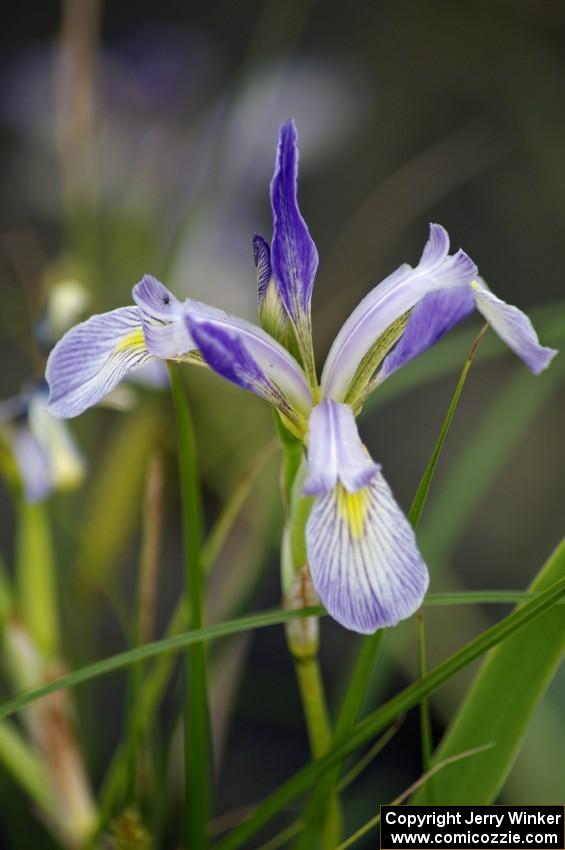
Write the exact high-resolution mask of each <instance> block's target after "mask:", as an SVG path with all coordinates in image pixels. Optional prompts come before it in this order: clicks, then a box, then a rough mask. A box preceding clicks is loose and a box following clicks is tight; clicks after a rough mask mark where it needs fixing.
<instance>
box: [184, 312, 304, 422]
mask: <svg viewBox="0 0 565 850" xmlns="http://www.w3.org/2000/svg"><path fill="white" fill-rule="evenodd" d="M185 321H186V324H187V327H188V329H189V332H190V334H191V335H192V338H193V339H194V342H195V344H196V345H197V346H198V349H199V351H200V353H201V355H202V357H203V358H204V360H205V361H206V362H207V363H208V365H209V366H211V367H212V369H214V370H215V371H216V372H218V374H219V375H221V376H222V377H223V378H226V379H227V380H228V381H232V382H233V383H235V384H237V385H238V386H240V387H242V388H243V389H247V390H251V391H252V392H254V393H256V394H257V395H259V396H261V397H263V398H265V399H267V401H269V402H271V404H274V405H275V406H276V407H278V408H279V409H280V410H281V411H282V412H283V413H285V414H286V415H293V416H294V414H297V415H298V418H299V419H300V420H301V421H302V420H303V419H304V418H305V417H306V416H307V415H308V412H309V410H310V408H311V406H312V396H311V392H310V389H309V387H308V384H307V382H306V378H305V376H304V372H303V371H302V369H301V367H300V366H299V364H298V363H297V362H296V360H295V359H294V358H293V357H292V355H291V354H289V353H288V351H286V350H285V349H284V348H283V347H282V346H281V345H279V343H278V342H276V340H274V339H273V338H272V337H270V336H269V335H268V334H267V333H265V332H264V331H263V330H261V328H259V327H257V326H256V325H253V324H252V323H251V322H246V321H245V320H244V319H239V318H236V317H234V316H230V315H228V314H227V313H224V312H223V311H222V310H217V309H215V308H212V307H208V306H207V305H206V304H201V303H199V302H196V301H190V300H188V301H187V302H186V310H185Z"/></svg>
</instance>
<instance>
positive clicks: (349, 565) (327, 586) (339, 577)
mask: <svg viewBox="0 0 565 850" xmlns="http://www.w3.org/2000/svg"><path fill="white" fill-rule="evenodd" d="M306 546H307V553H308V563H309V566H310V573H311V576H312V582H313V584H314V588H315V589H316V592H317V594H318V596H319V597H320V600H321V602H322V604H323V605H324V606H325V608H326V610H327V611H328V613H329V614H330V615H331V616H332V617H333V618H334V620H337V622H338V623H341V625H342V626H345V628H347V629H352V630H353V631H356V632H361V633H362V634H371V633H372V632H375V631H377V629H380V628H383V627H385V626H395V625H396V624H397V623H398V622H399V621H400V620H403V619H405V618H406V617H410V616H411V615H412V614H414V613H415V611H417V610H418V608H419V607H420V606H421V604H422V601H423V598H424V595H425V593H426V590H427V588H428V583H429V576H428V571H427V568H426V565H425V563H424V561H423V559H422V556H421V554H420V552H419V550H418V545H417V543H416V538H415V535H414V531H413V530H412V527H411V525H410V523H409V522H408V520H407V518H406V516H405V515H404V513H403V512H402V510H401V509H400V508H399V506H398V504H397V503H396V501H395V499H394V497H393V495H392V493H391V491H390V487H389V486H388V484H387V482H386V481H385V478H384V476H383V475H382V473H381V472H377V473H376V474H375V476H374V477H373V479H372V480H371V482H370V484H369V485H368V486H367V487H364V488H362V489H361V490H358V491H357V492H356V493H349V492H348V491H347V490H345V488H344V487H343V486H342V485H341V484H338V485H337V487H336V488H335V489H334V490H332V491H330V492H329V493H327V494H326V495H325V496H319V497H318V498H316V500H315V502H314V505H313V507H312V510H311V513H310V516H309V518H308V523H307V526H306Z"/></svg>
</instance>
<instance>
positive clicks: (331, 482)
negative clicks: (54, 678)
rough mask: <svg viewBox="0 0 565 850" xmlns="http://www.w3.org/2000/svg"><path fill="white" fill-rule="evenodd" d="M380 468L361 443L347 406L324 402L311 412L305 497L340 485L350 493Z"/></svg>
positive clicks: (370, 478)
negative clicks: (339, 483)
mask: <svg viewBox="0 0 565 850" xmlns="http://www.w3.org/2000/svg"><path fill="white" fill-rule="evenodd" d="M379 469H380V467H379V465H378V464H376V463H375V462H374V461H373V460H372V459H371V457H370V455H369V453H368V452H367V450H366V448H365V446H364V445H363V443H362V442H361V439H360V437H359V432H358V431H357V425H356V424H355V418H354V416H353V411H352V410H351V407H350V406H349V405H348V404H340V403H338V402H336V401H332V400H331V399H324V401H322V402H321V403H320V404H318V405H316V407H315V408H314V409H313V410H312V413H311V414H310V421H309V428H308V472H307V477H306V480H305V482H304V494H305V495H306V496H321V495H325V494H326V493H328V492H329V491H330V490H333V489H334V488H335V487H336V486H337V484H338V482H341V484H342V485H343V486H344V487H345V489H346V490H348V491H349V492H352V493H354V492H356V491H357V490H359V489H361V487H365V486H367V484H369V482H370V481H371V480H372V479H373V478H374V476H375V475H376V473H377V472H378V471H379Z"/></svg>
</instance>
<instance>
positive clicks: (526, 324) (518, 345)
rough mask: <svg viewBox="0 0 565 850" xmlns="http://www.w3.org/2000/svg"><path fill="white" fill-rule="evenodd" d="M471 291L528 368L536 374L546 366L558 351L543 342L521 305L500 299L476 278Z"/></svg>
mask: <svg viewBox="0 0 565 850" xmlns="http://www.w3.org/2000/svg"><path fill="white" fill-rule="evenodd" d="M472 291H473V294H474V296H475V302H476V305H477V310H479V312H480V313H482V314H483V316H484V317H485V319H486V320H487V322H488V323H489V324H490V325H491V326H492V328H493V330H494V331H495V332H496V333H497V334H498V336H499V337H500V338H501V339H502V340H504V342H505V343H506V344H507V345H508V346H509V348H511V349H512V351H513V352H514V354H516V355H517V356H518V357H519V358H520V359H521V360H523V361H524V363H525V364H526V366H527V367H528V369H530V371H532V372H533V373H534V375H539V373H540V372H543V370H544V369H547V367H548V366H549V364H550V363H551V361H552V360H553V358H554V357H555V355H556V354H557V351H556V350H555V349H554V348H546V347H545V346H543V345H540V342H539V339H538V335H537V333H536V332H535V330H534V327H533V325H532V323H531V321H530V320H529V318H528V317H527V316H526V314H525V313H523V312H522V311H521V310H519V309H518V307H513V306H512V305H511V304H506V302H505V301H501V299H500V298H497V297H496V295H494V293H493V292H491V291H490V290H489V289H487V288H486V286H485V284H483V283H482V282H481V281H473V284H472Z"/></svg>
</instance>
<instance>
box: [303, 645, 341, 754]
mask: <svg viewBox="0 0 565 850" xmlns="http://www.w3.org/2000/svg"><path fill="white" fill-rule="evenodd" d="M294 666H295V670H296V678H297V679H298V687H299V689H300V697H301V699H302V705H303V708H304V716H305V718H306V727H307V729H308V739H309V741H310V749H311V751H312V756H313V757H314V758H319V757H320V756H323V755H324V753H325V752H326V751H327V750H328V749H329V744H330V741H331V737H332V733H331V728H330V721H329V716H328V709H327V705H326V696H325V693H324V685H323V682H322V675H321V672H320V665H319V662H318V659H317V658H316V657H314V658H296V659H295V664H294Z"/></svg>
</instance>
